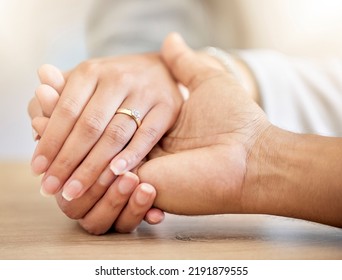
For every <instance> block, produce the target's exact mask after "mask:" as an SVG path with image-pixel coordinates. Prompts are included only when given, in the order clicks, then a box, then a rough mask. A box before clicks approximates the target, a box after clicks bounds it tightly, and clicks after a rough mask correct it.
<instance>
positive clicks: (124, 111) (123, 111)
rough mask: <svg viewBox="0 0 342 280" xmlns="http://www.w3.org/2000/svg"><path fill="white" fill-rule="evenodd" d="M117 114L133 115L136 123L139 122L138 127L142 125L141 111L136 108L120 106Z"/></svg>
mask: <svg viewBox="0 0 342 280" xmlns="http://www.w3.org/2000/svg"><path fill="white" fill-rule="evenodd" d="M116 114H124V115H127V116H129V117H131V118H132V119H133V120H134V121H135V123H136V124H137V127H140V125H141V119H140V113H139V111H138V110H136V109H129V108H119V109H118V110H117V111H116Z"/></svg>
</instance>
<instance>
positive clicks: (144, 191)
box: [136, 184, 154, 205]
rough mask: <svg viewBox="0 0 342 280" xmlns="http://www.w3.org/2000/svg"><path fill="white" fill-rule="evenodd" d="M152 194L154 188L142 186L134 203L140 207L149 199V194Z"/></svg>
mask: <svg viewBox="0 0 342 280" xmlns="http://www.w3.org/2000/svg"><path fill="white" fill-rule="evenodd" d="M153 192H154V188H153V187H152V186H150V185H147V184H143V185H141V186H140V190H139V191H138V193H137V195H136V201H137V203H138V204H140V205H144V204H146V203H147V202H148V201H149V200H150V198H151V194H152V193H153Z"/></svg>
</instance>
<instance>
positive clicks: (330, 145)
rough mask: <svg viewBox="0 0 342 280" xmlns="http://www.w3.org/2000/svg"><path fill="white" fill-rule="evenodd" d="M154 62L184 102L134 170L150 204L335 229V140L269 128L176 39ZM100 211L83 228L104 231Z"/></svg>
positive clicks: (217, 70)
mask: <svg viewBox="0 0 342 280" xmlns="http://www.w3.org/2000/svg"><path fill="white" fill-rule="evenodd" d="M162 58H163V60H164V62H165V64H166V65H167V66H168V68H169V69H170V71H171V73H172V74H173V76H174V78H175V79H176V80H177V81H178V82H180V83H182V84H184V85H185V86H187V87H188V89H189V91H190V97H189V99H188V100H187V101H186V102H185V103H184V105H183V106H182V109H181V113H180V115H179V118H178V120H177V122H176V124H175V125H174V127H173V128H172V129H171V131H169V133H167V134H166V135H165V137H164V138H163V139H162V140H161V141H160V142H159V143H158V145H156V146H155V148H154V149H153V150H152V152H151V153H150V154H149V160H148V161H147V162H146V163H144V164H142V165H141V166H140V167H139V168H138V171H137V174H138V176H139V178H140V181H142V182H144V185H145V186H150V187H152V185H153V186H154V187H155V189H156V191H157V194H158V195H157V196H156V198H155V202H154V206H155V207H158V208H160V209H162V210H164V211H167V212H170V213H175V214H184V215H197V214H217V213H255V214H270V215H281V216H287V217H293V218H300V219H306V220H310V221H315V222H320V223H324V224H328V225H333V226H337V227H341V226H342V221H341V215H340V213H341V211H342V209H341V207H342V206H341V205H342V203H341V201H342V194H341V184H342V177H341V174H342V173H341V171H342V170H341V166H342V164H341V160H340V157H338V156H337V155H340V154H341V152H342V141H341V139H340V138H328V137H322V136H316V135H299V134H294V133H290V132H288V131H284V130H281V129H279V128H277V127H275V126H273V125H271V124H270V123H269V122H268V120H267V118H266V116H265V114H264V112H263V111H262V110H261V109H260V107H258V105H257V104H256V103H255V102H254V101H253V100H252V99H251V98H250V96H251V95H250V92H246V91H245V89H244V88H242V87H241V86H240V85H239V83H238V82H237V81H236V80H235V78H234V76H233V75H231V74H229V73H227V72H225V71H224V69H222V67H219V66H218V65H217V64H215V63H212V60H210V59H208V58H206V57H204V56H203V54H198V53H195V52H193V51H192V50H191V49H189V48H188V47H187V46H186V45H185V43H184V42H183V40H182V39H181V38H180V37H179V36H178V35H176V34H172V35H170V36H169V37H168V38H167V39H166V40H165V43H164V46H163V49H162ZM213 108H214V109H213ZM213 124H215V125H213ZM317 151H320V152H319V153H317ZM312 155H314V156H315V157H314V160H313V156H312ZM132 180H133V179H132ZM132 197H133V196H132ZM189 197H191V200H189V199H188V198H189ZM101 200H102V199H100V200H98V202H95V203H96V204H95V206H96V205H97V204H98V203H101ZM101 204H102V203H101ZM98 208H99V209H102V210H103V211H102V210H97V209H98ZM105 209H106V207H103V208H101V207H93V208H92V209H91V210H90V211H89V213H88V214H91V217H94V218H93V219H92V220H91V219H89V220H88V221H89V223H85V224H83V227H84V228H85V229H87V230H88V231H90V232H93V231H97V230H99V229H101V228H102V229H103V228H104V227H105V226H103V225H101V224H99V222H98V221H99V220H101V221H102V222H101V223H102V224H105V225H106V227H109V226H110V223H111V222H113V218H111V217H110V218H107V216H108V214H107V211H106V210H105ZM107 209H109V208H107ZM133 209H134V207H133V208H132V210H133ZM133 211H134V210H133ZM118 217H119V216H118ZM117 220H120V219H119V218H118V219H117ZM106 221H107V222H106ZM113 223H114V225H115V221H114V222H113ZM99 231H101V230H99Z"/></svg>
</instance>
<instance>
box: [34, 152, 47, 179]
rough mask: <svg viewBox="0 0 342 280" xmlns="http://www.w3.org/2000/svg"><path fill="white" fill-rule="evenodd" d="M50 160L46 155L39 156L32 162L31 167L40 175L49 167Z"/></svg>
mask: <svg viewBox="0 0 342 280" xmlns="http://www.w3.org/2000/svg"><path fill="white" fill-rule="evenodd" d="M48 164H49V162H48V160H47V158H46V157H44V156H37V157H36V158H35V159H34V161H33V162H32V164H31V169H32V172H33V173H34V174H35V175H40V174H42V173H43V172H44V171H46V169H47V167H48Z"/></svg>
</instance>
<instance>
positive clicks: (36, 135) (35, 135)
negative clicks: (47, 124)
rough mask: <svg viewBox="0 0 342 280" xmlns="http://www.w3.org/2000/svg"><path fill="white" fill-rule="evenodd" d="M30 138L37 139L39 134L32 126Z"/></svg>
mask: <svg viewBox="0 0 342 280" xmlns="http://www.w3.org/2000/svg"><path fill="white" fill-rule="evenodd" d="M32 138H33V141H37V140H38V139H39V134H38V132H37V130H35V129H34V128H32Z"/></svg>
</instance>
